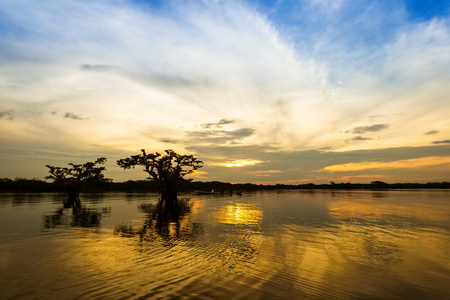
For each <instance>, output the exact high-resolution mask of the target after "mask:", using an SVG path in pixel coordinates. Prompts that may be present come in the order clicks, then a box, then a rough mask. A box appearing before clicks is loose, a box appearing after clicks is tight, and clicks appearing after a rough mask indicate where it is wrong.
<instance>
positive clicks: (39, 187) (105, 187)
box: [0, 178, 450, 193]
mask: <svg viewBox="0 0 450 300" xmlns="http://www.w3.org/2000/svg"><path fill="white" fill-rule="evenodd" d="M281 189H283V190H288V189H291V190H294V189H295V190H391V189H450V182H428V183H385V182H381V181H373V182H371V183H350V182H347V183H333V182H332V183H329V184H314V183H306V184H299V185H290V184H274V185H262V184H253V183H229V182H220V181H208V182H202V181H194V182H191V183H189V184H188V185H186V186H185V188H184V189H183V192H193V191H196V190H201V191H211V190H214V191H216V192H224V193H227V192H233V191H257V190H281ZM83 191H84V192H109V191H111V192H113V191H117V192H157V191H158V190H157V187H156V185H155V184H154V183H153V182H150V181H146V180H135V181H133V180H128V181H125V182H100V183H95V184H91V185H90V186H88V187H86V188H85V189H84V190H83ZM0 192H64V190H63V189H61V187H60V186H58V185H56V184H54V183H50V182H46V181H43V180H40V179H24V178H16V179H14V180H12V179H9V178H0Z"/></svg>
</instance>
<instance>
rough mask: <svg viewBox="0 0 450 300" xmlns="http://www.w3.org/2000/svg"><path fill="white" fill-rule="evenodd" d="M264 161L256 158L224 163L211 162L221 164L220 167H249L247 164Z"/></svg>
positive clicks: (251, 164) (216, 164)
mask: <svg viewBox="0 0 450 300" xmlns="http://www.w3.org/2000/svg"><path fill="white" fill-rule="evenodd" d="M260 163H262V161H261V160H254V159H239V160H233V161H229V162H224V163H211V164H210V165H211V166H219V167H227V168H233V167H247V166H253V165H257V164H260Z"/></svg>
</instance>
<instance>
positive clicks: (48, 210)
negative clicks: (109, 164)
mask: <svg viewBox="0 0 450 300" xmlns="http://www.w3.org/2000/svg"><path fill="white" fill-rule="evenodd" d="M63 197H64V195H57V194H26V195H24V194H0V298H1V299H147V298H148V299H183V298H185V299H450V191H336V192H333V191H274V192H256V193H248V194H244V195H243V196H241V197H240V196H236V195H234V196H221V197H218V196H208V195H205V196H192V195H191V196H189V197H190V198H189V201H180V203H179V204H178V205H177V206H176V207H171V208H162V209H161V208H158V203H157V202H158V201H157V200H158V197H157V195H155V194H126V193H107V194H84V195H82V197H81V201H82V203H83V207H82V208H80V209H77V210H72V209H63V208H62V205H61V203H62V199H63Z"/></svg>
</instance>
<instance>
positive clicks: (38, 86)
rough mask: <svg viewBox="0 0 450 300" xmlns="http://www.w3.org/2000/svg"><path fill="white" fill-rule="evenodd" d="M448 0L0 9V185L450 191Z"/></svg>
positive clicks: (58, 4)
mask: <svg viewBox="0 0 450 300" xmlns="http://www.w3.org/2000/svg"><path fill="white" fill-rule="evenodd" d="M449 13H450V4H449V1H349V0H334V1H329V0H310V1H306V0H297V1H293V0H292V1H253V0H248V1H235V0H231V1H218V0H217V1H144V0H139V1H137V0H135V1H127V0H112V1H106V0H94V1H79V0H78V1H77V0H68V1H56V0H44V1H39V2H36V1H24V0H23V1H22V0H15V1H12V0H11V1H9V0H3V1H0V65H1V66H2V67H1V68H0V126H1V127H2V131H1V133H0V151H1V152H2V155H1V159H0V166H1V168H0V177H10V178H14V177H27V178H30V177H38V178H43V177H44V176H45V173H46V170H45V167H44V165H46V164H53V165H64V164H66V163H68V162H76V163H78V162H84V161H87V160H92V159H95V158H96V157H98V156H106V157H107V158H108V159H109V160H108V166H107V167H108V171H107V175H108V176H110V177H112V178H114V179H115V180H117V181H121V180H126V179H140V178H143V176H144V175H143V173H142V172H140V171H136V172H134V173H133V172H124V171H122V170H120V169H119V168H118V167H117V166H116V165H115V160H117V159H119V158H123V157H126V156H129V155H132V154H135V153H138V151H139V149H141V148H146V149H148V151H162V150H164V149H174V150H175V151H178V152H180V153H189V154H195V155H197V156H198V157H199V158H200V159H202V160H203V161H205V167H204V168H202V169H201V172H199V173H197V174H196V178H198V179H201V180H221V181H229V182H256V183H277V182H279V183H305V182H317V183H320V182H328V181H330V180H333V181H336V182H343V181H345V182H347V181H351V182H370V181H372V180H383V181H387V182H405V181H417V182H427V181H445V180H446V181H448V180H450V179H449V174H450V172H449V171H450V156H449V154H448V153H450V152H449V150H450V121H448V114H449V112H450V100H449V98H448V95H449V94H450V93H449V92H450V87H449V85H448V82H450V73H449V72H448V70H450V17H449Z"/></svg>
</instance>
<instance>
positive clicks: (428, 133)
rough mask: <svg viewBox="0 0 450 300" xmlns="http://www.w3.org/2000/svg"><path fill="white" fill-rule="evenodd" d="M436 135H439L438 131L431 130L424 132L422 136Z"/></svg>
mask: <svg viewBox="0 0 450 300" xmlns="http://www.w3.org/2000/svg"><path fill="white" fill-rule="evenodd" d="M436 133H439V131H437V130H431V131H427V132H425V133H424V134H423V135H432V134H436Z"/></svg>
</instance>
